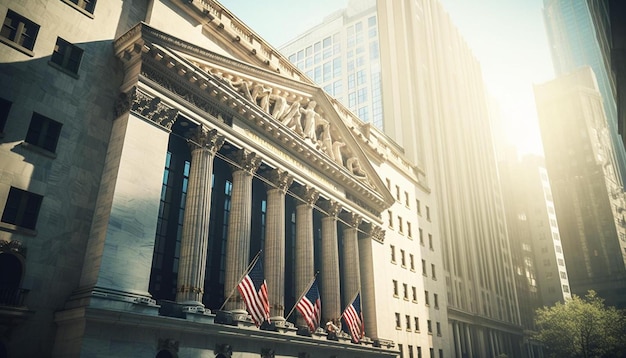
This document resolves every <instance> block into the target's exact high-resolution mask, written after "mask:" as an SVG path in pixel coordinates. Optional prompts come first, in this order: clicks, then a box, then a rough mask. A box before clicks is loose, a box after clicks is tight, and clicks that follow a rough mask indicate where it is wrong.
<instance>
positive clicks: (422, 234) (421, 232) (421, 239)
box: [419, 228, 424, 246]
mask: <svg viewBox="0 0 626 358" xmlns="http://www.w3.org/2000/svg"><path fill="white" fill-rule="evenodd" d="M419 234H420V244H422V246H424V230H422V228H419Z"/></svg>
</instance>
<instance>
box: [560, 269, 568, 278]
mask: <svg viewBox="0 0 626 358" xmlns="http://www.w3.org/2000/svg"><path fill="white" fill-rule="evenodd" d="M559 274H560V275H561V278H562V279H564V280H565V279H567V274H566V273H565V272H563V271H559Z"/></svg>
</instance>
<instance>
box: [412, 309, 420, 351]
mask: <svg viewBox="0 0 626 358" xmlns="http://www.w3.org/2000/svg"><path fill="white" fill-rule="evenodd" d="M413 323H414V325H415V330H416V331H419V330H420V318H419V317H413ZM417 350H418V352H419V347H418V348H417Z"/></svg>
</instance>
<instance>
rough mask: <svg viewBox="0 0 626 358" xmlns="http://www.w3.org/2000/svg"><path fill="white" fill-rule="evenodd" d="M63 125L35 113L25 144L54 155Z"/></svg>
mask: <svg viewBox="0 0 626 358" xmlns="http://www.w3.org/2000/svg"><path fill="white" fill-rule="evenodd" d="M61 126H62V124H61V123H59V122H57V121H53V120H52V119H50V118H48V117H45V116H42V115H41V114H39V113H33V116H32V118H31V119H30V126H29V127H28V132H27V133H26V139H25V142H27V143H29V144H32V145H36V146H38V147H41V148H43V149H45V150H47V151H49V152H52V153H54V152H55V151H56V149H57V142H58V140H59V134H61Z"/></svg>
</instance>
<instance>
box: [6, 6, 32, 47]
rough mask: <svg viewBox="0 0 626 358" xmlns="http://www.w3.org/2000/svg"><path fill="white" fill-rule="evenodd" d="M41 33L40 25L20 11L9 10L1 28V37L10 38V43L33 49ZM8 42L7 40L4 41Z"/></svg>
mask: <svg viewBox="0 0 626 358" xmlns="http://www.w3.org/2000/svg"><path fill="white" fill-rule="evenodd" d="M38 33H39V25H37V24H36V23H34V22H32V21H30V20H28V19H27V18H25V17H24V16H22V15H19V14H18V13H16V12H14V11H12V10H8V11H7V15H6V17H5V18H4V23H3V24H2V30H0V37H2V38H4V39H6V40H9V41H10V43H9V44H10V45H17V46H19V47H21V48H25V49H27V50H29V51H32V50H33V48H34V47H35V40H36V39H37V34H38ZM3 42H5V43H7V42H6V41H3Z"/></svg>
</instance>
